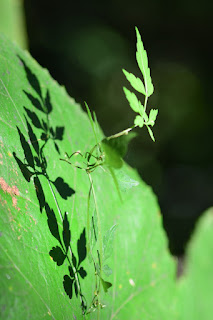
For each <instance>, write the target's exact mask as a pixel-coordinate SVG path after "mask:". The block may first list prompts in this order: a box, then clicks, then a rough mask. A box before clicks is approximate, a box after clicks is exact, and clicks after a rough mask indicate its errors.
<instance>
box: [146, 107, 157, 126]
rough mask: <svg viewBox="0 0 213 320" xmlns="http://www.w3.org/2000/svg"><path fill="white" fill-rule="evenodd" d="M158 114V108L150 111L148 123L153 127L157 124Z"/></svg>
mask: <svg viewBox="0 0 213 320" xmlns="http://www.w3.org/2000/svg"><path fill="white" fill-rule="evenodd" d="M157 114H158V110H157V109H151V111H150V113H149V121H148V123H149V125H150V126H152V127H153V126H154V124H155V120H156V117H157Z"/></svg>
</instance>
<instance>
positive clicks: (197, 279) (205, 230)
mask: <svg viewBox="0 0 213 320" xmlns="http://www.w3.org/2000/svg"><path fill="white" fill-rule="evenodd" d="M212 229H213V208H210V209H209V210H207V212H205V213H204V216H203V217H202V218H201V219H199V221H198V223H197V225H196V229H195V232H194V234H193V236H192V239H191V240H190V243H189V246H188V248H187V252H186V253H187V258H186V261H185V271H184V275H183V276H182V277H181V279H180V282H179V299H180V300H179V301H180V306H179V320H191V319H193V320H200V319H203V320H209V319H211V318H212V312H213V306H212V300H213V290H212V288H213V278H212V268H213V264H212V255H213V241H212Z"/></svg>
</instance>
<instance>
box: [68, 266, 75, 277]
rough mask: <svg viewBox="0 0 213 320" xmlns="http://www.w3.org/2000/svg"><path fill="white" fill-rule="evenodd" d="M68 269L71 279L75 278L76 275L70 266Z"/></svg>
mask: <svg viewBox="0 0 213 320" xmlns="http://www.w3.org/2000/svg"><path fill="white" fill-rule="evenodd" d="M68 269H69V273H70V277H71V278H74V277H75V274H74V271H73V268H72V267H71V266H69V267H68Z"/></svg>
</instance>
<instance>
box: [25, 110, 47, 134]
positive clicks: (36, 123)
mask: <svg viewBox="0 0 213 320" xmlns="http://www.w3.org/2000/svg"><path fill="white" fill-rule="evenodd" d="M24 109H25V111H26V113H27V115H28V117H29V118H30V120H31V121H32V124H33V125H34V126H35V127H36V128H38V129H43V128H42V125H41V122H40V120H39V118H38V116H37V114H36V113H35V112H32V111H30V110H29V109H27V108H26V107H24Z"/></svg>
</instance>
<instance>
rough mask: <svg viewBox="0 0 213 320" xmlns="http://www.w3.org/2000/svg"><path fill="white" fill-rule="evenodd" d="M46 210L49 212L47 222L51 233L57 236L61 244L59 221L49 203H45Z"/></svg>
mask: <svg viewBox="0 0 213 320" xmlns="http://www.w3.org/2000/svg"><path fill="white" fill-rule="evenodd" d="M45 210H46V214H47V223H48V226H49V229H50V232H51V234H52V235H53V237H54V238H56V239H57V240H58V241H59V242H60V244H61V238H60V235H59V230H58V222H57V219H56V216H55V213H54V211H53V210H52V209H50V207H49V205H48V203H45Z"/></svg>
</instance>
